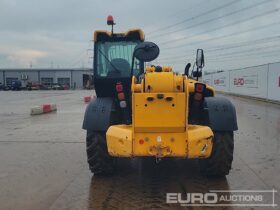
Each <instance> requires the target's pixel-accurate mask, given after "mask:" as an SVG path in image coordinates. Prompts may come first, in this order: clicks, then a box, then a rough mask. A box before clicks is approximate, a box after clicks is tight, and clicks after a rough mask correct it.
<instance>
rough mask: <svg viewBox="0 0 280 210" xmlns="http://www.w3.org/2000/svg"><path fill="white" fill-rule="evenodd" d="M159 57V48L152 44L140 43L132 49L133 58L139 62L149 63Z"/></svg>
mask: <svg viewBox="0 0 280 210" xmlns="http://www.w3.org/2000/svg"><path fill="white" fill-rule="evenodd" d="M158 55H159V48H158V46H157V45H156V44H155V43H153V42H142V43H140V44H138V45H137V46H136V47H135V48H134V52H133V56H134V57H135V58H137V59H138V60H140V61H143V62H150V61H152V60H155V59H156V58H157V57H158Z"/></svg>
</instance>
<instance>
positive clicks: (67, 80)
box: [0, 69, 93, 89]
mask: <svg viewBox="0 0 280 210" xmlns="http://www.w3.org/2000/svg"><path fill="white" fill-rule="evenodd" d="M92 75H93V70H92V69H0V83H2V84H3V85H9V84H11V82H12V81H13V80H21V81H22V84H23V86H25V85H26V84H27V83H28V82H39V83H42V84H45V85H52V84H54V83H58V84H62V85H69V86H70V87H71V88H77V89H80V88H84V87H85V86H86V84H87V82H88V81H89V80H91V78H92Z"/></svg>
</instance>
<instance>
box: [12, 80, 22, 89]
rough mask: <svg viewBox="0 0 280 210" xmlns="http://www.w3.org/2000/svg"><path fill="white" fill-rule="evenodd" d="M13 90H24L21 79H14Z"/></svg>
mask: <svg viewBox="0 0 280 210" xmlns="http://www.w3.org/2000/svg"><path fill="white" fill-rule="evenodd" d="M11 90H22V83H21V81H20V80H13V81H12V84H11Z"/></svg>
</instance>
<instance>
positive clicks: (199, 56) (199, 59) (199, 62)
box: [196, 49, 204, 69]
mask: <svg viewBox="0 0 280 210" xmlns="http://www.w3.org/2000/svg"><path fill="white" fill-rule="evenodd" d="M196 66H197V68H199V69H201V68H203V67H204V53H203V50H202V49H197V51H196Z"/></svg>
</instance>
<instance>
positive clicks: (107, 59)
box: [98, 49, 121, 73]
mask: <svg viewBox="0 0 280 210" xmlns="http://www.w3.org/2000/svg"><path fill="white" fill-rule="evenodd" d="M98 52H100V53H101V55H103V57H104V58H105V59H106V61H107V62H109V64H110V65H111V66H112V67H113V68H114V70H115V71H116V72H118V73H121V72H120V70H119V69H117V68H116V67H115V65H114V64H112V62H111V61H110V60H109V58H107V56H106V55H105V54H104V53H103V52H102V51H101V50H100V49H98Z"/></svg>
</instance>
